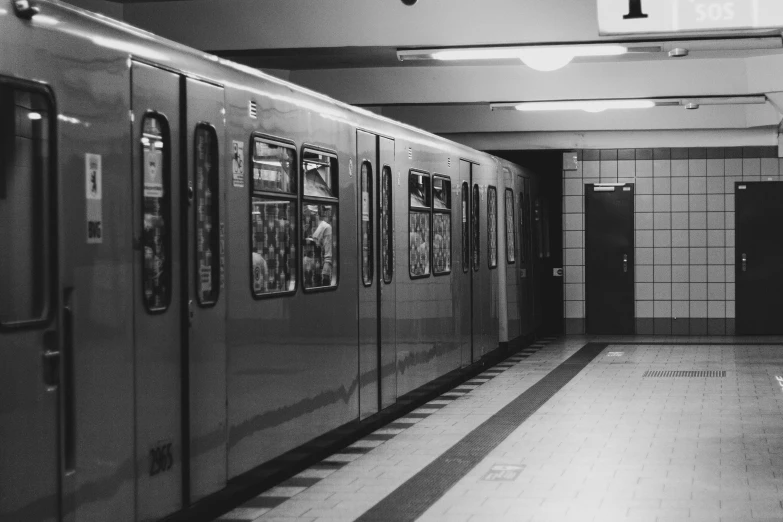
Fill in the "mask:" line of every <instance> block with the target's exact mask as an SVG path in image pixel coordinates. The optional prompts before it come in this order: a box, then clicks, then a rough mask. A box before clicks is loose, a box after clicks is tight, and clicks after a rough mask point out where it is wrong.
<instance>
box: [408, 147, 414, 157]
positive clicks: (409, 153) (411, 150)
mask: <svg viewBox="0 0 783 522" xmlns="http://www.w3.org/2000/svg"><path fill="white" fill-rule="evenodd" d="M408 159H413V149H412V148H410V147H408Z"/></svg>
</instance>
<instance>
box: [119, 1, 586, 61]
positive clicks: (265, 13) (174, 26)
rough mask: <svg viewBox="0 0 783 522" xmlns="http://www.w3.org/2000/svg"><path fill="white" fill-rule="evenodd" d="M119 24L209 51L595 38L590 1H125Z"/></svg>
mask: <svg viewBox="0 0 783 522" xmlns="http://www.w3.org/2000/svg"><path fill="white" fill-rule="evenodd" d="M125 20H126V21H127V22H128V23H131V24H134V25H138V26H140V27H143V28H145V29H147V30H150V31H152V32H153V33H156V34H159V35H161V36H165V37H167V38H171V39H172V40H175V41H178V42H182V43H185V44H187V45H191V46H193V47H196V48H199V49H212V50H227V49H287V48H300V47H351V46H392V47H397V46H447V45H476V44H483V45H493V44H509V43H533V42H557V41H559V42H565V41H583V40H596V39H598V38H597V34H598V25H597V13H596V4H595V2H594V1H592V0H591V1H588V0H577V1H575V0H524V1H520V0H481V1H478V0H422V1H421V2H418V3H417V4H416V5H415V6H413V7H407V6H405V5H403V3H402V2H401V1H400V0H382V1H381V0H340V1H339V2H338V1H334V0H330V1H325V0H264V1H263V2H261V1H259V0H232V1H230V2H229V1H216V0H191V1H187V2H181V1H180V2H161V1H158V2H140V3H128V4H126V5H125Z"/></svg>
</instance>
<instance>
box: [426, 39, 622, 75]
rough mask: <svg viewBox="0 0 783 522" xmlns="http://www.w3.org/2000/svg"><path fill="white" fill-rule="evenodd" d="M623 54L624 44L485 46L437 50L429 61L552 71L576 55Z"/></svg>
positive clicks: (564, 64)
mask: <svg viewBox="0 0 783 522" xmlns="http://www.w3.org/2000/svg"><path fill="white" fill-rule="evenodd" d="M627 52H628V48H627V47H625V46H624V45H550V46H523V47H494V48H493V47H485V48H476V49H453V50H444V51H437V52H434V53H432V58H433V59H435V60H442V61H461V60H505V59H519V60H522V62H523V63H524V64H525V65H527V66H528V67H530V68H532V69H536V70H537V71H554V70H557V69H560V68H562V67H565V66H566V65H568V64H569V63H571V60H573V59H574V58H576V57H578V56H619V55H622V54H625V53H627Z"/></svg>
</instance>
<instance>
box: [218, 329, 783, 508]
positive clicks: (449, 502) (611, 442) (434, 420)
mask: <svg viewBox="0 0 783 522" xmlns="http://www.w3.org/2000/svg"><path fill="white" fill-rule="evenodd" d="M591 340H592V341H600V342H611V343H612V344H611V345H610V346H608V347H607V348H606V349H605V350H604V351H603V352H602V353H601V354H599V355H598V357H596V358H595V359H594V360H593V361H592V362H591V363H589V364H588V365H587V367H586V368H585V369H584V370H582V372H581V373H579V374H578V375H577V376H576V377H575V378H574V379H573V380H571V381H570V382H569V383H568V384H566V385H565V386H564V387H563V388H562V389H560V391H558V392H557V393H556V394H555V395H554V396H553V397H552V398H551V399H550V400H549V401H548V402H547V403H545V404H544V405H543V406H542V407H541V408H540V409H539V410H538V411H537V412H536V413H534V414H533V415H532V416H530V417H529V418H528V419H527V420H526V421H525V422H523V423H522V424H521V425H520V426H519V427H518V428H516V429H515V430H514V431H513V432H512V434H511V435H510V436H509V437H508V438H506V439H505V440H504V441H503V442H501V443H500V444H499V445H498V446H497V447H496V448H495V449H493V450H492V451H490V452H489V453H488V454H487V455H486V457H485V458H484V459H483V460H482V461H481V463H480V464H479V465H478V466H476V467H475V468H473V469H472V470H471V471H470V472H468V473H467V474H466V475H465V476H464V477H462V478H461V479H460V480H459V481H458V482H457V483H456V484H455V485H454V486H453V487H452V488H451V489H450V490H449V491H447V492H446V494H445V495H443V496H442V497H441V498H440V499H439V500H437V501H435V502H434V503H433V504H432V505H431V506H430V507H429V509H428V510H427V511H426V512H425V513H424V514H423V515H422V516H421V517H420V518H419V520H422V521H425V520H426V521H436V520H437V521H456V522H458V521H475V520H486V521H495V520H510V521H511V520H513V521H528V520H533V521H546V522H549V521H561V520H562V521H615V520H617V521H620V520H622V521H640V522H644V521H660V522H663V521H669V520H671V521H681V520H699V521H715V522H717V521H732V522H734V521H746V520H747V521H755V520H769V521H772V520H776V521H781V520H783V505H782V504H781V501H782V500H783V411H781V410H782V409H783V385H781V384H779V383H778V379H776V377H777V376H781V379H783V339H765V340H763V342H767V343H768V344H764V345H761V344H750V343H759V342H762V340H761V339H759V338H742V339H741V338H709V339H696V338H693V337H691V338H661V337H655V338H633V337H629V338H612V339H610V338H599V339H588V338H587V337H566V338H563V339H558V340H555V341H553V342H551V343H549V344H547V345H546V346H544V347H543V348H542V349H540V351H537V352H535V351H534V350H531V351H530V353H533V354H532V355H531V356H530V357H527V356H526V355H524V354H520V355H517V356H513V357H512V359H511V360H510V361H507V362H505V363H501V364H500V365H498V367H496V368H493V369H492V370H489V371H487V372H486V374H483V375H484V377H485V378H490V377H491V380H488V381H485V379H484V378H481V377H479V378H476V379H474V380H473V381H470V382H469V383H466V384H465V385H462V386H460V387H458V388H457V389H455V390H453V391H452V392H449V393H447V394H445V395H444V396H443V397H442V398H440V399H438V400H435V401H432V402H431V403H429V404H428V405H426V406H424V407H422V408H420V409H419V410H416V411H415V412H413V413H411V414H409V415H408V416H406V417H403V418H402V419H399V420H398V421H396V422H394V423H392V424H391V425H389V426H387V427H385V428H383V429H381V430H378V431H377V432H376V433H374V434H373V435H370V436H369V437H367V438H365V439H363V440H361V441H359V442H357V443H356V444H354V445H353V446H351V447H349V448H346V450H345V451H344V452H341V453H339V454H336V455H333V456H332V457H329V458H328V459H326V460H325V461H323V462H321V463H320V464H318V465H316V466H314V467H312V468H310V469H308V470H306V471H304V472H303V473H301V474H299V475H297V476H296V477H294V478H293V479H291V480H290V481H288V482H287V483H284V484H282V485H281V486H280V487H278V488H273V489H272V490H269V491H267V492H265V493H263V494H262V495H261V496H260V497H257V498H256V499H253V500H251V501H250V502H249V503H248V504H246V505H245V506H243V507H242V508H239V509H236V510H234V511H232V512H231V513H229V514H227V515H224V516H223V517H221V518H220V519H219V520H221V521H228V520H232V521H288V522H293V521H298V522H315V521H319V522H327V521H334V522H336V521H350V520H355V519H356V518H358V517H360V516H361V515H362V514H363V513H365V512H366V511H367V510H368V509H370V508H371V507H373V506H374V505H375V504H377V503H378V502H379V501H381V500H382V499H383V498H385V497H386V496H387V495H389V494H390V493H392V492H393V491H394V490H395V489H396V488H397V487H399V486H400V485H402V484H403V483H404V482H405V481H406V480H408V479H409V478H411V477H412V476H414V475H415V474H416V473H418V472H419V471H420V470H422V469H423V468H424V467H426V466H427V465H428V464H429V463H430V462H432V461H433V460H435V459H436V458H437V457H439V456H440V455H441V454H443V453H444V452H445V451H446V450H447V449H449V448H450V447H452V446H453V445H454V444H455V443H456V442H458V441H459V440H460V439H461V438H462V437H464V436H465V435H467V434H468V433H470V432H471V431H472V430H473V429H475V428H476V427H477V426H479V425H480V424H481V423H482V422H483V421H485V420H486V419H488V418H489V417H491V416H492V415H494V414H496V413H497V412H498V411H499V410H501V409H502V408H503V407H504V406H506V405H507V404H508V403H510V402H511V401H512V400H514V399H515V398H516V397H517V396H518V395H519V394H520V393H522V392H523V391H525V390H526V389H527V388H529V387H530V386H531V385H533V384H534V383H536V382H537V381H538V380H540V379H541V378H542V377H543V376H544V375H546V374H547V373H549V372H550V371H552V370H553V369H554V368H556V367H557V366H558V365H559V364H560V363H562V362H563V361H564V360H565V359H567V358H568V357H569V356H571V355H572V354H573V353H575V352H576V351H577V350H578V349H579V348H581V347H582V346H583V345H584V344H585V343H586V342H588V341H591ZM645 342H648V343H649V344H641V343H645ZM696 342H706V343H725V344H704V345H694V344H684V343H696ZM665 343H670V344H665ZM677 343H683V344H677ZM730 343H735V344H730ZM742 343H746V344H742ZM775 343H781V344H775ZM647 370H725V371H726V376H725V377H654V378H645V377H643V374H644V372H645V371H647ZM493 466H504V467H503V468H500V469H501V470H505V473H503V472H501V473H494V474H492V473H491V470H492V468H493ZM496 469H497V468H496Z"/></svg>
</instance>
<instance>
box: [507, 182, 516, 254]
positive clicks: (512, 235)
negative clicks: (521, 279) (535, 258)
mask: <svg viewBox="0 0 783 522" xmlns="http://www.w3.org/2000/svg"><path fill="white" fill-rule="evenodd" d="M515 226H516V221H515V220H514V191H513V190H511V189H510V188H507V189H506V262H507V263H508V264H513V263H514V262H515V261H516V252H517V235H516V231H515V229H514V227H515Z"/></svg>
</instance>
